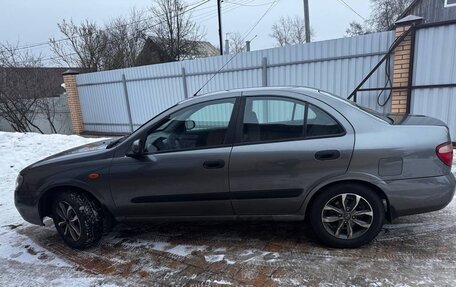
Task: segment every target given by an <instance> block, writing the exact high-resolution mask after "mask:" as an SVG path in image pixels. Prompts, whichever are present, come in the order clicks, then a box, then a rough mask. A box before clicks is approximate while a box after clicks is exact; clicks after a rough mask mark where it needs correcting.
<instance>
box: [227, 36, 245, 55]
mask: <svg viewBox="0 0 456 287" xmlns="http://www.w3.org/2000/svg"><path fill="white" fill-rule="evenodd" d="M228 41H229V42H230V53H232V54H235V53H240V52H244V51H245V42H244V39H243V38H242V35H241V34H240V33H239V32H236V33H229V34H228Z"/></svg>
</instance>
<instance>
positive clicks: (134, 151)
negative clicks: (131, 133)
mask: <svg viewBox="0 0 456 287" xmlns="http://www.w3.org/2000/svg"><path fill="white" fill-rule="evenodd" d="M126 155H127V156H130V157H137V156H141V155H142V150H141V141H140V140H139V139H137V140H135V141H134V142H133V143H132V144H131V147H130V150H129V151H128V152H127V154H126Z"/></svg>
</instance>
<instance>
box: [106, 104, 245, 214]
mask: <svg viewBox="0 0 456 287" xmlns="http://www.w3.org/2000/svg"><path fill="white" fill-rule="evenodd" d="M236 102H237V99H236V98H235V97H233V98H226V99H221V100H213V101H208V102H203V103H199V104H195V105H192V106H188V107H185V108H183V109H181V110H178V111H177V112H174V113H172V114H171V115H169V116H167V117H166V118H164V119H162V120H161V121H159V123H158V124H157V125H155V126H154V127H152V128H151V129H150V130H149V131H147V132H145V133H144V135H143V136H140V137H139V138H138V139H139V140H140V141H141V144H140V146H141V148H142V149H143V154H142V155H141V156H133V157H132V156H125V155H119V156H116V157H115V158H114V159H113V162H112V167H111V171H110V182H111V193H112V196H113V199H114V201H115V203H116V205H117V208H118V211H119V214H120V215H121V216H124V217H127V218H131V219H134V218H142V217H168V216H215V215H216V216H226V215H228V216H230V215H233V209H232V206H231V202H230V197H229V181H228V166H229V159H230V153H231V149H232V143H231V142H232V138H230V136H229V134H230V132H229V131H230V130H231V129H233V126H232V125H233V124H234V117H235V115H236V113H235V111H236V109H235V107H237V104H236Z"/></svg>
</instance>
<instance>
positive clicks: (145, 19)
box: [13, 0, 210, 51]
mask: <svg viewBox="0 0 456 287" xmlns="http://www.w3.org/2000/svg"><path fill="white" fill-rule="evenodd" d="M208 2H210V0H203V1H200V2H198V3H195V4H194V5H195V6H194V7H191V8H189V9H187V10H185V11H183V12H181V13H180V14H177V15H175V16H174V17H178V16H181V15H183V14H185V13H188V12H189V11H192V10H194V9H196V8H198V7H200V6H202V5H204V4H206V3H208ZM202 9H206V8H202ZM202 9H201V10H202ZM154 18H155V17H148V18H144V19H140V20H137V21H133V22H129V23H127V24H123V25H121V26H125V27H126V26H130V25H134V24H137V23H141V22H144V21H147V20H151V19H154ZM164 22H165V21H161V22H158V23H155V24H153V25H151V26H148V27H146V28H144V29H142V30H141V31H144V30H147V29H150V28H152V27H155V26H157V25H160V24H162V23H164ZM110 29H113V28H106V29H101V30H102V31H109V30H110ZM83 36H85V35H77V36H73V37H67V38H62V39H58V40H55V41H54V42H56V43H58V42H63V41H69V40H71V39H77V38H81V37H83ZM46 45H49V42H38V43H32V44H27V45H24V46H20V47H17V48H14V49H13V50H14V51H20V50H29V49H33V48H37V47H41V46H46Z"/></svg>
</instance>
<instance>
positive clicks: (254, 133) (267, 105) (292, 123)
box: [230, 92, 354, 215]
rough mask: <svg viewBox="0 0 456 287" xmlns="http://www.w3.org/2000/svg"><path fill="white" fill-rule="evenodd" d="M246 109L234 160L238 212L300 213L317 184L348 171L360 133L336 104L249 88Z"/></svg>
mask: <svg viewBox="0 0 456 287" xmlns="http://www.w3.org/2000/svg"><path fill="white" fill-rule="evenodd" d="M240 109H241V114H240V117H239V119H240V120H239V122H238V136H237V141H238V142H237V143H236V144H235V146H234V147H233V151H232V154H231V161H230V190H231V192H232V196H233V201H232V202H233V207H234V210H235V213H236V214H238V215H280V214H295V213H297V212H298V211H299V210H300V207H301V205H302V203H303V201H304V198H305V196H306V195H307V193H308V192H309V191H310V189H311V188H312V187H313V186H314V185H315V184H316V183H317V182H319V181H320V180H322V179H325V178H330V177H333V176H337V175H341V174H343V173H345V172H346V170H347V168H348V165H349V161H350V157H351V154H352V150H353V146H354V132H353V129H352V127H351V125H350V124H349V123H348V122H347V121H346V120H345V118H344V117H342V116H341V115H340V114H338V113H337V112H336V111H335V110H334V109H332V108H331V107H330V106H328V105H326V104H324V103H322V102H320V101H318V100H315V99H313V98H310V97H308V99H307V97H306V100H305V101H301V100H297V99H295V98H291V97H287V94H286V93H284V92H282V93H281V94H275V95H269V94H267V95H262V94H261V92H260V93H258V92H249V93H246V94H243V99H242V104H241V108H240Z"/></svg>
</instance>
